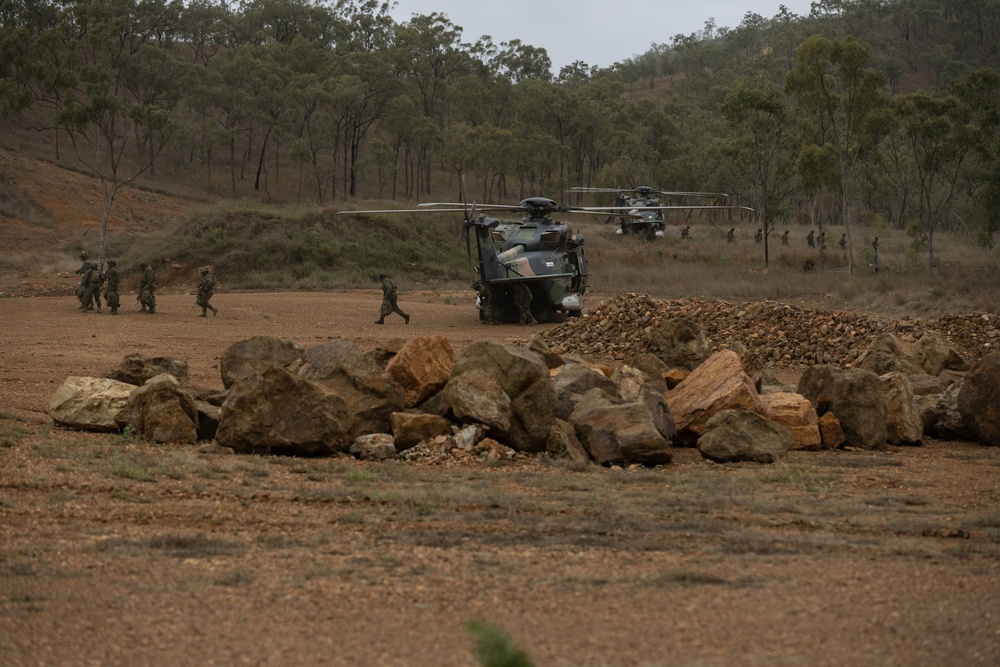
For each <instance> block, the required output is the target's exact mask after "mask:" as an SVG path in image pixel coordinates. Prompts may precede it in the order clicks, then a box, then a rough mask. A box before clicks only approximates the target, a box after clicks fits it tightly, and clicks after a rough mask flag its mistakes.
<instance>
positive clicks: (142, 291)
mask: <svg viewBox="0 0 1000 667" xmlns="http://www.w3.org/2000/svg"><path fill="white" fill-rule="evenodd" d="M139 268H140V269H142V278H141V279H140V280H139V294H138V296H136V297H135V298H136V300H137V301H138V302H139V303H141V304H142V312H144V313H149V314H150V315H153V314H154V313H156V274H155V273H153V267H151V266H150V265H149V264H146V263H145V262H143V263H141V264H139ZM147 309H148V310H147Z"/></svg>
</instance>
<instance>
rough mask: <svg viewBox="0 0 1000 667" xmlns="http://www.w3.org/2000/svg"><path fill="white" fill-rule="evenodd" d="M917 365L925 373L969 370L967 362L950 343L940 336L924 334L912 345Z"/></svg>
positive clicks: (936, 373)
mask: <svg viewBox="0 0 1000 667" xmlns="http://www.w3.org/2000/svg"><path fill="white" fill-rule="evenodd" d="M913 351H914V357H915V359H916V362H917V365H918V366H920V368H921V369H923V371H924V372H925V373H928V374H930V375H941V373H943V372H944V371H956V372H964V371H967V370H969V366H968V364H966V363H965V360H964V359H963V358H962V355H960V354H959V353H958V351H956V350H955V348H953V347H952V346H951V345H949V344H948V343H947V342H945V341H944V340H943V339H942V338H941V336H938V335H935V334H930V333H928V334H924V335H923V336H921V337H920V340H918V341H917V342H916V344H915V345H914V346H913Z"/></svg>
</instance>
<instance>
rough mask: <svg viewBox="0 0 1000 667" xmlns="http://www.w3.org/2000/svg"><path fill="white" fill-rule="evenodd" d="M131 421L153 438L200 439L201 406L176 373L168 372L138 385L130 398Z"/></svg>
mask: <svg viewBox="0 0 1000 667" xmlns="http://www.w3.org/2000/svg"><path fill="white" fill-rule="evenodd" d="M128 418H129V423H130V424H132V426H133V427H134V428H135V430H136V432H137V433H139V434H141V435H142V436H143V437H145V438H146V439H148V440H152V441H153V442H161V443H166V442H176V443H187V444H193V443H195V442H197V441H198V419H199V418H198V407H197V406H196V405H195V400H194V398H193V397H192V396H191V394H189V393H187V392H186V391H184V389H183V388H182V387H181V384H180V382H179V381H178V380H177V378H175V377H174V376H173V375H169V374H167V373H164V374H162V375H157V376H156V377H154V378H152V379H150V380H149V381H147V382H146V384H144V385H142V386H141V387H137V388H136V389H135V390H134V391H133V392H132V393H131V394H130V395H129V398H128Z"/></svg>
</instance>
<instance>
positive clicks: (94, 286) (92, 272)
mask: <svg viewBox="0 0 1000 667" xmlns="http://www.w3.org/2000/svg"><path fill="white" fill-rule="evenodd" d="M84 267H86V269H85V270H84V271H83V277H82V278H81V281H80V282H81V284H82V285H83V294H82V295H81V296H80V310H91V309H93V307H94V304H95V303H96V304H97V312H101V283H103V282H104V276H103V275H102V274H101V272H100V271H99V270H98V268H97V262H95V261H93V260H87V261H86V262H85V263H84ZM81 268H83V267H81Z"/></svg>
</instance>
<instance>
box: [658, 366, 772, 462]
mask: <svg viewBox="0 0 1000 667" xmlns="http://www.w3.org/2000/svg"><path fill="white" fill-rule="evenodd" d="M667 405H668V406H669V408H670V414H671V415H673V418H674V424H675V425H676V428H677V439H678V441H680V442H681V443H682V444H688V445H693V444H694V442H695V441H696V440H697V439H698V438H699V437H700V436H701V434H702V433H704V432H705V424H706V423H707V422H708V420H709V419H710V418H711V417H712V416H713V415H715V414H716V413H717V412H721V411H722V410H749V411H751V412H758V413H759V412H761V411H762V410H763V406H762V405H761V402H760V396H759V395H758V394H757V388H756V387H755V386H754V383H753V380H751V379H750V376H748V375H747V374H746V373H745V372H744V371H743V364H742V363H741V362H740V357H739V355H737V354H736V353H735V352H733V351H732V350H722V351H721V352H716V353H715V354H713V355H712V356H711V357H709V358H708V359H706V360H705V362H704V363H703V364H702V365H700V366H698V368H696V369H694V370H693V371H692V372H691V374H690V375H689V376H687V378H686V379H685V380H684V381H683V382H681V383H680V384H679V385H677V386H676V387H674V388H673V389H672V390H670V392H668V393H667Z"/></svg>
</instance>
